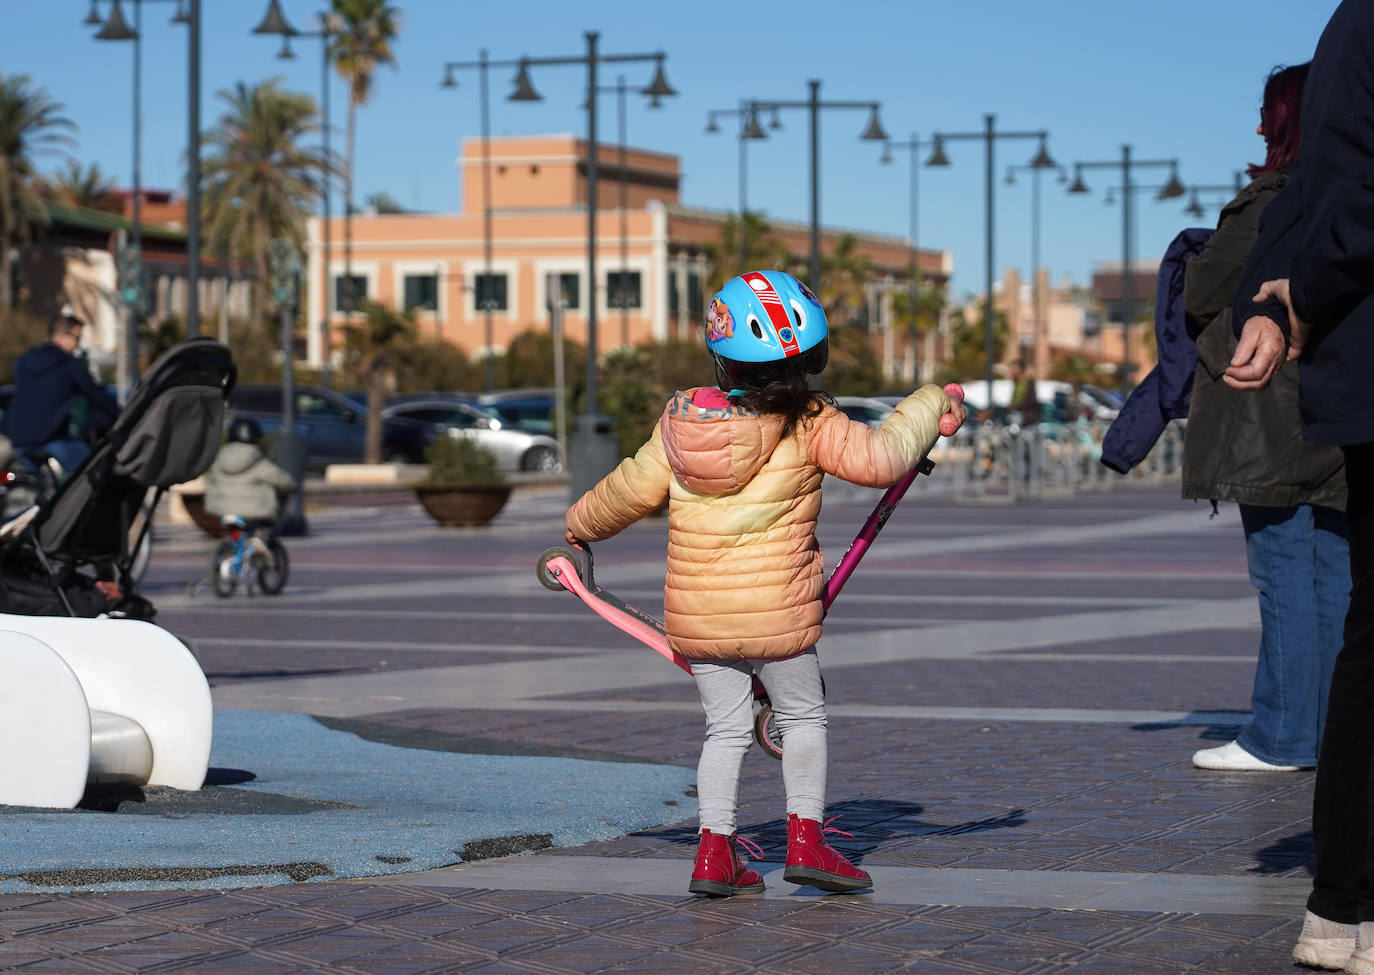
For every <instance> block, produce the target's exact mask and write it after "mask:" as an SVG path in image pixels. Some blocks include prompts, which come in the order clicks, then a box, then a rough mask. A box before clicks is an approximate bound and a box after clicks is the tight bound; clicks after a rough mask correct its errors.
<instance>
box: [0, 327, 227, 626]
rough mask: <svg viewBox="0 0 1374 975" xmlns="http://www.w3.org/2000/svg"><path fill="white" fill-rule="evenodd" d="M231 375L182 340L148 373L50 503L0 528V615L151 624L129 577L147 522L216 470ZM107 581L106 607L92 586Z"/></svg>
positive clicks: (195, 343)
mask: <svg viewBox="0 0 1374 975" xmlns="http://www.w3.org/2000/svg"><path fill="white" fill-rule="evenodd" d="M237 374H238V370H237V368H236V367H235V365H234V360H233V357H232V356H231V354H230V352H229V349H228V348H226V347H225V346H224V345H222V344H220V343H219V342H216V341H215V340H214V339H210V338H192V339H187V340H186V341H184V342H181V343H178V344H177V345H175V346H173V347H172V348H171V349H168V350H167V352H166V353H164V354H163V355H162V356H161V357H160V358H159V359H158V360H157V361H156V362H155V363H153V365H152V366H151V367H150V368H149V369H148V371H147V373H145V374H144V376H143V378H142V379H141V380H140V381H139V382H138V384H137V385H136V386H135V387H134V389H133V392H132V393H130V395H129V400H128V402H127V403H126V404H125V406H124V408H123V409H122V410H120V412H119V416H118V417H116V418H115V421H114V423H113V424H112V425H111V426H110V429H109V432H108V433H106V434H105V436H104V437H102V438H101V439H100V440H99V441H98V442H97V443H96V444H95V445H94V447H93V449H92V450H91V453H90V456H89V457H87V458H86V461H85V463H83V464H82V465H81V466H80V467H78V468H77V469H76V471H74V472H73V473H72V475H71V477H69V478H68V479H67V480H66V482H64V483H63V484H62V485H61V486H60V487H59V488H58V489H57V491H56V493H54V494H53V495H52V497H51V498H49V499H48V500H46V501H43V502H40V503H39V504H36V505H34V506H33V507H32V508H30V509H29V510H27V511H25V512H23V513H22V514H19V515H17V516H16V517H14V518H12V519H11V520H9V521H8V522H6V523H5V524H4V525H0V612H6V613H17V614H21V615H32V616H61V615H67V616H97V615H99V614H100V613H102V612H108V613H110V614H111V615H120V616H129V617H134V618H138V619H151V618H152V616H153V613H154V610H153V606H152V604H151V603H150V602H149V601H148V600H147V599H145V598H144V597H142V596H141V595H139V594H138V593H137V592H136V591H135V589H134V583H133V575H132V573H131V571H130V567H131V563H132V560H133V553H135V552H137V551H138V549H139V547H140V545H141V544H142V542H143V539H144V536H145V535H146V534H147V532H148V531H149V530H150V528H151V521H150V519H149V518H147V517H146V512H149V511H151V510H152V509H153V508H155V507H156V505H157V502H158V500H160V499H161V497H162V494H163V492H164V491H165V490H166V489H167V488H168V487H171V486H172V485H173V484H181V483H184V482H186V481H189V480H192V479H194V478H196V477H199V476H200V475H201V474H202V473H204V471H205V470H206V468H208V467H209V466H210V463H211V461H213V460H214V457H215V453H216V451H218V450H219V444H220V433H221V430H222V428H223V425H224V408H225V400H226V399H227V398H228V396H229V391H230V390H231V389H233V386H234V380H235V378H236V377H237ZM150 489H151V490H152V495H153V497H152V500H151V502H150V501H148V495H149V493H150ZM140 519H141V526H140V525H139V522H140ZM111 571H112V573H113V576H114V579H113V580H111V581H114V582H116V583H117V584H118V587H119V596H118V597H117V598H114V599H111V597H110V596H109V595H108V594H107V593H106V592H104V591H102V590H101V589H100V588H99V587H97V585H96V582H95V579H94V574H95V573H96V572H100V573H102V574H103V573H109V572H111Z"/></svg>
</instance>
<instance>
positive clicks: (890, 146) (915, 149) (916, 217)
mask: <svg viewBox="0 0 1374 975" xmlns="http://www.w3.org/2000/svg"><path fill="white" fill-rule="evenodd" d="M932 145H933V143H932V142H930V141H922V140H921V139H919V138H917V135H916V133H915V132H913V133H911V135H910V137H909V138H907V139H906V140H905V141H893V140H891V139H889V140H887V141H886V142H884V143H883V154H882V155H881V156H879V157H878V162H880V163H882V164H883V165H885V166H890V165H891V164H892V163H893V162H894V161H895V157H894V156H893V155H892V150H894V149H897V150H899V151H901V152H905V153H906V154H907V162H908V167H909V179H910V183H911V187H910V189H909V190H908V191H907V194H908V198H907V204H908V208H909V211H910V213H909V217H910V230H911V254H910V256H909V257H908V258H907V275H908V284H909V286H910V288H911V297H910V301H911V309H910V312H911V318H912V323H913V330H912V331H913V335H914V334H915V328H914V325H915V322H916V319H917V316H918V314H919V309H920V302H921V263H920V253H919V251H920V231H921V222H920V216H921V210H920V198H921V166H920V161H919V159H918V158H917V156H918V155H919V154H920V153H921V152H922V151H923V150H925V149H929V148H931V146H932ZM887 334H888V336H889V340H890V336H891V334H892V330H891V328H889V329H888V330H887ZM889 368H890V366H889ZM889 378H891V377H889ZM915 378H916V381H917V382H920V379H921V375H920V366H919V365H918V366H917V368H916V377H915Z"/></svg>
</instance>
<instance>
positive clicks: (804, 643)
mask: <svg viewBox="0 0 1374 975" xmlns="http://www.w3.org/2000/svg"><path fill="white" fill-rule="evenodd" d="M712 394H714V395H712ZM716 402H720V403H722V404H723V406H721V407H715V406H708V405H700V404H713V403H716ZM949 402H950V401H949V397H948V396H947V395H946V394H945V392H944V391H943V390H942V389H940V387H938V386H925V387H923V388H921V389H918V390H917V391H916V392H914V393H912V394H911V395H910V396H908V397H907V398H906V399H904V400H902V402H901V403H900V404H898V406H897V409H896V411H895V412H894V413H893V414H892V415H891V416H889V417H888V418H887V419H886V420H885V421H884V422H883V424H882V426H881V427H880V428H878V429H874V428H872V427H869V426H867V425H866V424H863V423H858V422H855V421H852V420H850V419H849V418H848V417H846V416H845V415H844V414H843V413H841V412H840V411H839V410H837V409H835V408H834V407H833V406H827V407H826V408H825V410H824V411H823V412H822V413H821V414H820V415H819V416H817V417H815V418H813V419H811V420H809V421H803V422H802V423H799V424H798V425H797V428H796V429H795V430H794V431H793V432H792V433H791V434H790V435H789V436H787V437H786V438H784V437H782V436H781V429H782V419H781V418H780V417H778V416H774V415H763V416H760V415H759V414H757V413H754V412H752V411H750V410H747V409H745V408H743V407H739V406H732V405H729V403H728V402H726V401H724V400H723V398H721V397H720V394H719V392H718V391H715V390H710V389H700V390H699V389H692V390H687V391H686V392H678V393H676V394H675V395H674V396H673V398H672V399H671V400H670V401H669V403H668V405H667V407H666V409H665V410H664V412H663V416H662V418H661V419H660V420H659V423H658V426H657V427H656V428H655V429H654V433H653V436H652V437H651V438H650V439H649V441H648V443H646V444H644V446H643V447H641V448H640V449H639V451H638V453H636V454H635V456H633V457H629V458H626V459H625V460H623V461H622V462H621V463H620V465H619V466H618V467H617V468H616V469H615V470H614V471H612V472H611V473H610V474H608V475H607V476H606V477H605V478H603V479H602V480H601V482H600V483H599V484H597V485H596V487H594V488H592V489H591V490H590V491H588V492H587V493H586V494H584V495H583V496H582V497H581V498H580V499H579V500H578V501H577V502H576V503H575V504H573V506H572V507H571V508H570V509H569V510H568V528H569V529H570V530H571V531H572V533H573V534H574V535H576V536H577V537H579V538H582V539H585V540H586V541H589V542H595V541H599V540H602V539H606V538H610V537H611V536H612V535H615V534H616V533H617V532H619V531H620V530H621V529H623V528H625V527H626V526H627V525H629V524H630V523H631V522H634V521H636V520H637V519H639V518H641V517H643V516H644V515H645V514H647V513H649V512H650V511H653V510H654V509H655V508H657V507H659V506H660V505H661V504H662V503H663V501H664V500H665V498H666V499H667V501H668V575H667V581H666V583H665V586H664V599H663V605H664V616H663V623H664V628H665V629H666V630H667V633H668V643H669V645H670V646H672V648H673V649H674V650H676V651H677V652H678V653H681V654H682V655H683V656H685V657H687V658H689V659H697V660H699V659H776V658H781V657H789V656H792V655H794V654H797V653H800V652H802V651H803V650H806V649H807V648H808V647H811V646H813V645H815V643H816V642H817V641H818V640H819V639H820V636H821V617H822V615H823V614H822V610H821V592H822V589H823V587H824V583H825V579H824V568H825V567H824V563H823V560H822V557H821V549H820V545H819V544H818V543H817V541H816V516H817V515H818V514H819V512H820V508H821V478H822V475H823V474H833V475H835V476H836V477H839V478H842V479H843V480H846V481H850V482H852V483H855V484H861V485H865V486H869V487H888V486H890V485H892V484H895V483H896V482H897V481H899V480H901V479H902V477H903V476H905V475H906V473H907V472H908V471H910V470H911V468H912V467H914V466H915V465H916V462H917V461H918V460H919V459H920V458H921V456H922V455H923V454H924V453H925V452H926V451H928V450H929V449H930V448H931V446H932V445H933V444H934V443H935V440H936V438H937V437H938V436H939V420H940V415H941V414H942V413H944V412H945V411H946V409H947V408H948V406H949Z"/></svg>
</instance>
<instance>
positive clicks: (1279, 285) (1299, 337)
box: [1250, 278, 1312, 362]
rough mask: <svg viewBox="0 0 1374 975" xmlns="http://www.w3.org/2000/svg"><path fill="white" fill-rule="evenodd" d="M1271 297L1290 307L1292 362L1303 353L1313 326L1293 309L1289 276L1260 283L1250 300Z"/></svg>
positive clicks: (1289, 351) (1289, 337) (1289, 354)
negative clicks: (1257, 291) (1256, 292)
mask: <svg viewBox="0 0 1374 975" xmlns="http://www.w3.org/2000/svg"><path fill="white" fill-rule="evenodd" d="M1269 298H1277V299H1278V300H1279V301H1281V302H1283V307H1285V308H1287V309H1288V329H1289V333H1290V334H1289V336H1288V361H1289V362H1292V361H1293V360H1294V359H1296V358H1297V357H1298V356H1300V355H1302V350H1303V346H1305V345H1306V344H1307V336H1308V335H1310V334H1312V326H1311V325H1309V324H1307V322H1305V321H1303V320H1302V319H1301V318H1299V317H1298V313H1297V312H1296V311H1294V310H1293V292H1292V290H1291V289H1290V288H1289V286H1288V279H1287V278H1279V279H1278V280H1277V281H1266V282H1264V284H1262V285H1260V289H1259V293H1258V294H1257V295H1255V297H1253V298H1251V299H1250V300H1251V301H1265V300H1266V299H1269Z"/></svg>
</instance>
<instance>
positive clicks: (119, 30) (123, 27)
mask: <svg viewBox="0 0 1374 975" xmlns="http://www.w3.org/2000/svg"><path fill="white" fill-rule="evenodd" d="M95 39H96V40H97V41H136V40H138V31H136V30H134V29H133V28H132V27H130V26H129V22H128V21H127V20H125V19H124V10H123V8H122V7H120V5H119V0H114V3H113V4H112V5H111V7H110V16H109V18H108V19H107V20H106V21H105V26H104V27H102V28H100V32H99V33H98V34H96V35H95Z"/></svg>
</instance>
